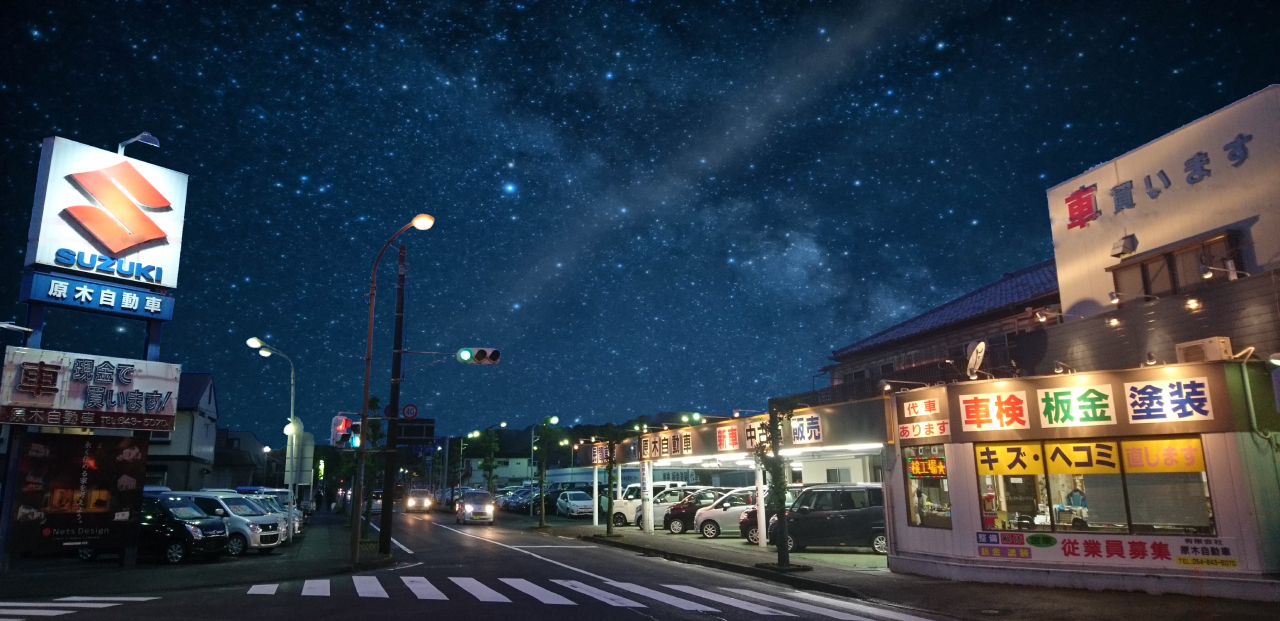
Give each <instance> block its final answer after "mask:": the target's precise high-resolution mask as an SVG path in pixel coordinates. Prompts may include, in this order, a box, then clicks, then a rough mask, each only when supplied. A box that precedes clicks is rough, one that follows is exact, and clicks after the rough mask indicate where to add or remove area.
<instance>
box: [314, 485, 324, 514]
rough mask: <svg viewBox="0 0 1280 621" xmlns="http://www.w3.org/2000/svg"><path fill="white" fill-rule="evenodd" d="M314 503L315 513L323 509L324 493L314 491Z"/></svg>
mask: <svg viewBox="0 0 1280 621" xmlns="http://www.w3.org/2000/svg"><path fill="white" fill-rule="evenodd" d="M315 501H316V504H315V507H316V510H317V511H318V510H320V509H323V508H324V491H323V490H316V498H315Z"/></svg>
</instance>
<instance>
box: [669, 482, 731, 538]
mask: <svg viewBox="0 0 1280 621" xmlns="http://www.w3.org/2000/svg"><path fill="white" fill-rule="evenodd" d="M729 491H730V489H729V488H727V487H708V488H705V489H701V490H698V491H696V492H694V493H692V494H689V495H688V496H685V498H684V500H681V501H680V502H677V503H676V504H674V505H671V507H670V508H668V509H667V514H666V515H664V516H662V527H663V528H665V529H667V530H669V531H671V532H673V533H675V534H677V535H679V534H680V533H683V532H688V530H689V529H690V528H692V527H693V516H694V515H696V514H697V513H698V509H701V508H703V507H705V506H707V505H709V504H711V503H713V502H715V501H717V500H719V499H720V497H721V496H724V495H725V494H728V493H729ZM654 523H655V524H656V523H657V520H656V519H655V520H654Z"/></svg>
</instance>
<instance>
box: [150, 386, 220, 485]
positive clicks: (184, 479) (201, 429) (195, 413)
mask: <svg viewBox="0 0 1280 621" xmlns="http://www.w3.org/2000/svg"><path fill="white" fill-rule="evenodd" d="M150 434H151V438H150V448H149V449H148V455H147V484H148V485H163V486H166V487H168V488H170V489H175V490H196V489H200V488H202V487H208V485H206V483H207V482H208V481H210V480H211V477H212V475H213V464H214V445H215V444H216V442H217V436H218V399H217V394H216V392H215V390H214V383H213V374H212V373H183V374H182V378H181V380H180V383H179V386H178V411H177V414H176V417H175V420H174V427H173V431H152V432H150Z"/></svg>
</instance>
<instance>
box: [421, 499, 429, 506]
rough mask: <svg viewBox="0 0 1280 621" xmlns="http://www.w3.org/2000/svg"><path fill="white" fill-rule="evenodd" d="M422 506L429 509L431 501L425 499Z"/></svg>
mask: <svg viewBox="0 0 1280 621" xmlns="http://www.w3.org/2000/svg"><path fill="white" fill-rule="evenodd" d="M422 506H424V507H430V506H431V499H430V498H428V499H426V500H424V501H422Z"/></svg>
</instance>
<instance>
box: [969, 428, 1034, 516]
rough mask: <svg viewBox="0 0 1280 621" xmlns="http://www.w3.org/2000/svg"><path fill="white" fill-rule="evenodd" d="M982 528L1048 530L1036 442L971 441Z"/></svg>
mask: <svg viewBox="0 0 1280 621" xmlns="http://www.w3.org/2000/svg"><path fill="white" fill-rule="evenodd" d="M973 450H974V455H975V457H976V459H977V466H978V493H979V495H980V496H981V499H982V528H983V529H985V530H1052V529H1053V525H1052V523H1051V518H1050V517H1049V493H1048V487H1047V483H1046V480H1045V474H1044V454H1043V449H1042V447H1041V446H1040V443H1039V442H1025V443H1017V444H975V445H974V447H973Z"/></svg>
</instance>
